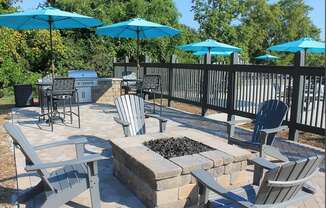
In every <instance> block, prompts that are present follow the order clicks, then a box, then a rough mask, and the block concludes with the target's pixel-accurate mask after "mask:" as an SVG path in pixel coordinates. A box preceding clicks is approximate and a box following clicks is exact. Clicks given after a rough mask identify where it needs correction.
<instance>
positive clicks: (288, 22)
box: [192, 0, 324, 65]
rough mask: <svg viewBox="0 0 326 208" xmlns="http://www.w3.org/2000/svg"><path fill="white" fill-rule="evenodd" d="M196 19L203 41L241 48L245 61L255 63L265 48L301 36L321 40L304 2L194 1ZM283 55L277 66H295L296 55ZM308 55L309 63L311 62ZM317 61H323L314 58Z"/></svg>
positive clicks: (266, 0)
mask: <svg viewBox="0 0 326 208" xmlns="http://www.w3.org/2000/svg"><path fill="white" fill-rule="evenodd" d="M192 2H193V7H192V9H193V11H194V13H195V20H197V21H198V22H199V24H200V32H201V36H202V37H203V38H214V39H216V40H218V41H221V42H225V43H229V44H233V45H236V46H238V47H240V48H242V51H241V56H242V58H243V59H245V60H247V61H250V62H252V63H254V62H255V60H254V58H255V57H256V56H257V55H259V54H262V53H266V51H265V50H266V48H268V47H270V46H271V45H274V44H278V43H281V42H286V41H291V40H295V39H298V38H301V37H312V38H315V39H317V40H318V39H319V34H320V30H319V29H318V28H317V27H316V26H315V25H314V24H313V23H312V22H311V20H310V18H309V16H308V14H309V12H311V8H310V7H309V6H307V5H306V4H305V3H304V0H280V1H277V3H275V4H271V3H269V2H268V0H240V1H238V0H192ZM277 55H278V56H281V57H282V59H281V61H279V62H277V63H278V64H284V65H288V64H291V63H293V60H292V58H293V54H277ZM310 57H313V56H312V55H310V56H308V58H307V59H308V60H310V59H312V58H310ZM313 59H314V60H315V61H307V65H308V64H315V63H317V64H318V63H321V62H324V60H323V59H322V58H321V57H318V56H317V57H316V56H314V58H313Z"/></svg>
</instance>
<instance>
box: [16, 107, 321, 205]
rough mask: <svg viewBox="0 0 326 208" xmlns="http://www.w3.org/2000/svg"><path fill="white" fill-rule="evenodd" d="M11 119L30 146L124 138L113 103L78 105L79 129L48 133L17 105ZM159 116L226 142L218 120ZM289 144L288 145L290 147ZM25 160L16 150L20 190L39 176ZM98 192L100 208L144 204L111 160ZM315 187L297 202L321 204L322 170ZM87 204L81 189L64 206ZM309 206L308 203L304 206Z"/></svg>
mask: <svg viewBox="0 0 326 208" xmlns="http://www.w3.org/2000/svg"><path fill="white" fill-rule="evenodd" d="M13 112H14V114H13V120H14V122H15V123H17V124H19V125H20V126H21V128H22V131H23V132H24V134H25V135H26V137H27V138H28V139H29V141H30V142H31V143H32V144H33V145H40V144H45V143H50V142H54V141H60V140H63V139H69V138H73V137H78V136H85V137H87V138H88V140H89V143H90V145H87V147H86V148H87V150H88V151H90V152H101V153H104V154H106V155H110V148H111V146H110V143H109V140H110V139H112V138H119V137H123V132H122V128H121V126H119V125H118V124H116V123H115V122H114V120H113V117H114V116H116V110H115V108H114V106H112V105H109V104H89V105H83V106H81V129H79V128H77V122H74V123H73V125H70V124H67V125H63V124H56V125H54V131H53V132H51V131H50V128H49V126H48V125H47V124H46V123H38V114H39V108H36V107H29V108H19V109H14V110H13ZM162 115H163V116H164V117H166V118H168V119H169V121H168V125H167V131H178V130H180V129H182V130H185V129H194V130H195V131H199V132H202V133H203V135H204V134H212V135H215V136H217V137H219V138H220V139H221V142H226V139H225V138H226V136H227V135H226V125H225V124H224V123H223V122H221V121H216V120H212V119H209V118H203V117H200V116H197V115H193V114H189V113H184V112H181V111H176V110H173V109H164V110H163V113H162ZM146 124H147V132H148V133H151V132H158V122H157V121H156V120H153V119H147V120H146ZM236 133H237V134H241V136H245V137H247V138H248V139H249V138H250V132H248V131H245V130H241V129H237V131H236ZM277 144H278V145H279V146H280V147H281V148H282V147H283V148H284V147H285V148H284V151H288V150H289V149H294V150H295V151H294V152H293V153H290V154H288V156H289V157H291V158H292V159H296V158H299V157H301V156H302V155H299V154H298V151H299V152H302V151H301V150H305V151H303V152H305V155H307V152H309V153H308V154H316V153H318V152H319V151H320V150H318V149H311V148H309V149H307V148H306V147H301V146H300V148H302V149H298V148H299V147H297V146H295V145H293V144H291V143H287V142H286V141H282V140H278V142H277ZM289 147H290V148H289ZM306 150H309V151H306ZM39 156H40V158H41V159H42V161H44V162H47V161H52V162H53V161H62V160H67V159H72V158H74V157H75V155H74V148H73V147H64V148H60V149H58V148H53V149H50V150H48V151H40V152H39ZM24 166H25V161H24V157H23V155H22V154H21V153H20V152H19V151H17V170H18V174H19V189H20V190H23V189H25V188H28V187H30V186H32V185H35V184H36V183H37V182H38V180H39V179H38V178H37V177H35V176H34V175H33V174H28V173H26V172H25V171H24ZM99 167H100V189H101V190H100V191H101V200H102V207H137V208H138V207H143V205H142V203H141V202H140V201H139V200H138V199H137V198H136V197H135V196H134V194H133V193H131V192H130V191H129V190H128V189H127V188H126V187H125V186H124V185H123V184H121V183H120V182H119V181H118V180H117V179H116V178H115V177H114V176H112V163H111V161H101V162H100V165H99ZM313 181H314V182H316V184H318V186H317V194H316V197H315V198H314V199H312V200H309V201H307V202H305V203H303V204H301V205H300V207H305V205H308V204H309V208H312V207H323V206H324V205H325V196H324V195H325V173H324V172H321V173H320V174H319V175H318V176H317V177H315V178H314V179H313ZM89 205H90V198H89V193H88V192H84V193H83V194H81V195H80V196H78V197H77V198H75V199H74V200H73V201H72V202H69V204H68V205H67V207H85V206H86V207H88V206H89ZM307 207H308V206H307Z"/></svg>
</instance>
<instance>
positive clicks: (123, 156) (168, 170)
mask: <svg viewBox="0 0 326 208" xmlns="http://www.w3.org/2000/svg"><path fill="white" fill-rule="evenodd" d="M185 136H186V137H188V138H189V139H191V140H193V141H197V142H199V143H202V144H204V145H206V146H208V147H209V148H212V150H209V151H205V152H200V153H198V154H192V155H184V156H179V157H171V158H170V159H166V158H164V157H163V156H161V155H160V154H158V153H156V152H154V151H152V150H151V149H149V148H148V147H146V146H145V145H144V143H145V142H148V141H150V140H156V139H164V138H171V137H174V138H178V137H185ZM111 143H112V153H113V165H114V166H113V172H114V175H115V176H116V177H117V178H118V179H119V180H120V181H122V182H123V183H124V184H126V185H127V186H128V187H129V189H130V190H131V191H132V192H133V193H135V194H136V196H137V197H138V198H139V199H140V200H141V201H142V202H143V203H144V204H145V205H146V206H147V207H173V208H178V207H190V206H194V205H196V204H197V202H198V186H197V184H196V181H195V179H194V178H193V177H192V176H191V174H190V173H191V171H193V170H196V169H205V170H208V171H209V172H210V173H211V174H212V175H213V176H214V177H215V178H216V180H217V181H218V182H219V183H221V184H222V185H223V186H229V185H232V186H240V185H243V184H246V183H247V182H248V179H249V178H248V175H247V172H246V171H244V170H245V169H246V167H247V159H250V157H251V153H250V152H249V151H247V150H244V149H241V148H239V147H237V146H234V145H229V144H227V143H226V141H225V140H224V139H221V138H219V137H214V136H212V135H209V134H205V133H202V132H198V131H195V130H187V131H182V132H178V133H158V134H147V135H142V136H135V137H124V138H118V139H112V140H111Z"/></svg>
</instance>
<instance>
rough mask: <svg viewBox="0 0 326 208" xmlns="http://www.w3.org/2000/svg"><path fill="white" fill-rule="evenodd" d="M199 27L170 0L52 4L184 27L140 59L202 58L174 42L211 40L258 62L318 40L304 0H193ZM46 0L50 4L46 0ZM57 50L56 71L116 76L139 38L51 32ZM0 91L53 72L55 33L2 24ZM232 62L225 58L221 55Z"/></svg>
mask: <svg viewBox="0 0 326 208" xmlns="http://www.w3.org/2000/svg"><path fill="white" fill-rule="evenodd" d="M18 1H20V0H0V13H1V14H2V13H11V12H15V11H16V8H15V6H14V5H16V3H17V2H18ZM192 2H193V6H192V9H193V11H194V13H195V20H196V21H198V22H199V24H200V28H199V31H195V30H193V29H190V28H189V27H187V26H185V25H182V24H179V23H178V18H179V17H180V14H179V13H178V11H177V9H176V7H175V4H174V1H173V0H97V1H94V0H74V1H72V0H60V1H57V2H56V3H54V5H53V6H55V7H58V8H60V9H62V10H66V11H70V12H77V13H80V14H83V15H88V16H92V17H96V18H98V19H100V20H102V21H103V23H104V24H112V23H115V22H119V21H125V20H128V19H130V18H134V17H141V18H144V19H147V20H149V21H153V22H158V23H161V24H165V25H169V26H172V27H174V28H177V29H179V30H180V31H181V35H179V36H177V37H173V38H157V39H145V40H142V41H141V52H140V56H141V57H140V59H141V61H144V60H145V56H149V57H150V58H151V59H152V60H153V61H155V62H163V63H165V62H170V58H171V56H172V54H176V55H177V57H178V61H179V62H181V63H198V58H197V57H195V56H193V55H192V54H191V53H189V52H184V51H181V50H177V49H176V47H175V46H177V45H181V44H185V43H191V42H195V41H200V40H203V39H206V38H213V39H216V40H218V41H220V42H225V43H229V44H233V45H236V46H238V47H241V48H242V52H241V56H242V58H243V59H245V60H247V61H251V62H254V59H253V58H254V57H255V56H257V55H259V54H261V53H265V52H266V51H265V49H266V48H268V47H269V46H271V45H273V44H276V43H280V42H284V41H289V40H293V39H297V38H299V37H304V36H309V37H313V38H316V39H318V35H319V32H320V31H319V29H318V28H316V27H315V26H314V25H313V24H312V22H311V20H310V18H309V16H308V13H309V12H310V11H311V8H310V7H309V6H307V5H305V4H304V1H303V0H279V1H277V3H275V4H270V3H268V1H267V0H192ZM45 4H48V3H45ZM53 51H54V58H55V66H56V70H57V73H59V74H62V75H63V74H66V73H67V71H68V70H70V69H95V70H96V71H97V72H98V74H99V75H100V76H111V74H112V62H113V59H114V57H116V58H118V60H119V59H120V60H121V59H123V58H124V57H125V56H129V57H130V61H132V62H135V59H136V41H135V40H134V39H123V38H121V39H113V38H109V37H100V36H97V35H96V34H95V28H90V29H75V30H55V31H53ZM0 54H1V55H0V91H1V92H0V95H1V94H4V93H5V94H10V92H11V89H12V85H14V84H15V83H34V82H35V81H36V79H37V78H39V77H41V76H43V75H44V74H45V73H49V71H48V69H49V66H50V37H49V31H48V30H28V31H15V30H11V29H7V28H0ZM275 55H277V56H280V57H281V59H280V60H279V61H277V62H276V63H273V64H281V65H287V64H290V63H292V59H293V54H281V53H278V54H276V53H275ZM217 61H228V58H223V57H222V58H217ZM306 63H307V65H314V66H320V65H323V64H324V63H325V60H324V56H318V55H312V54H309V55H308V56H307V58H306Z"/></svg>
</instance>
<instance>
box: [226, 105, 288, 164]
mask: <svg viewBox="0 0 326 208" xmlns="http://www.w3.org/2000/svg"><path fill="white" fill-rule="evenodd" d="M287 111H288V106H287V105H286V104H285V103H283V102H282V101H279V100H268V101H265V102H263V103H262V104H261V106H260V108H259V109H258V113H257V114H256V118H255V120H254V123H255V128H254V131H253V134H252V137H251V140H246V139H245V138H239V137H235V135H234V130H235V128H234V127H235V126H236V125H237V124H241V123H246V122H248V120H246V121H243V120H234V121H228V122H227V124H228V143H229V144H236V145H239V146H241V147H244V148H248V149H251V150H254V151H259V153H260V156H263V155H264V154H267V155H270V156H272V157H274V158H276V159H279V160H282V161H287V158H286V157H285V156H283V155H282V154H281V153H280V152H279V151H278V149H277V148H275V147H273V143H274V139H275V134H276V133H277V132H279V131H283V130H285V129H287V128H288V127H287V126H285V125H282V122H283V120H284V117H285V115H286V113H287Z"/></svg>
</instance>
